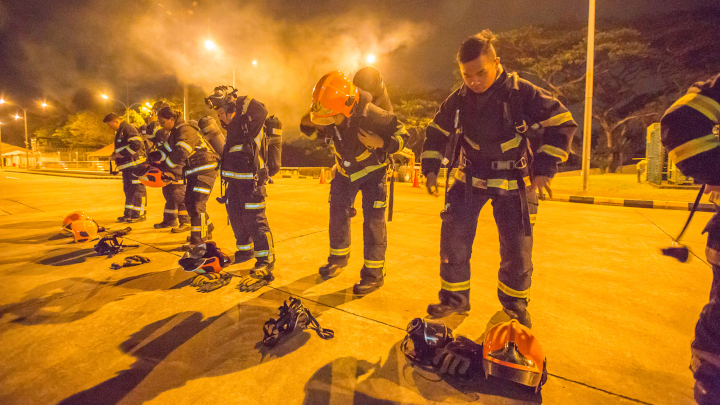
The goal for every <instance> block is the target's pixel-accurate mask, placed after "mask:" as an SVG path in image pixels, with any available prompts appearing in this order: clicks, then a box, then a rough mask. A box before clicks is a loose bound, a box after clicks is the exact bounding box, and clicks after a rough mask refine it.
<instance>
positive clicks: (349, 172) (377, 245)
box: [310, 72, 408, 295]
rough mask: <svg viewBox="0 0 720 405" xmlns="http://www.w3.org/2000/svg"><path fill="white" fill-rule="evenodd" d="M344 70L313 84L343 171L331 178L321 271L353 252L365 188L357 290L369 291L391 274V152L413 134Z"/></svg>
mask: <svg viewBox="0 0 720 405" xmlns="http://www.w3.org/2000/svg"><path fill="white" fill-rule="evenodd" d="M370 101H371V95H370V94H369V93H367V92H365V91H363V90H360V89H358V88H357V87H356V86H355V85H354V84H353V83H351V82H350V80H349V79H348V78H347V77H346V76H345V75H344V74H342V73H341V72H330V73H328V74H326V75H325V76H323V77H322V78H321V79H320V81H319V82H318V83H317V85H316V86H315V88H314V89H313V95H312V107H311V113H310V118H311V120H312V123H313V124H314V125H319V126H328V127H327V128H326V131H331V132H330V133H331V136H332V138H331V140H332V143H333V152H334V154H335V160H336V163H337V175H336V176H335V177H334V178H333V179H332V181H331V183H330V256H329V257H328V262H327V263H326V264H325V265H323V266H322V267H320V275H321V276H323V277H326V278H329V277H334V276H336V275H337V274H338V273H339V272H340V271H341V270H342V269H343V268H344V267H346V266H347V264H348V258H349V257H350V212H351V208H352V203H353V201H354V199H355V196H356V195H357V193H358V191H362V207H363V217H364V220H363V242H364V258H365V263H364V266H363V267H362V269H361V270H360V278H361V280H360V282H359V283H357V284H355V286H354V287H353V292H354V293H355V294H356V295H365V294H368V293H370V292H373V291H375V290H377V289H378V288H380V287H381V286H382V285H383V283H384V276H385V250H386V248H387V231H386V228H385V208H386V207H387V203H388V202H387V164H388V154H391V153H395V152H397V151H400V150H402V148H403V145H404V144H405V142H406V141H407V139H408V133H407V131H406V130H405V126H404V125H403V124H402V123H401V122H399V121H398V119H397V117H396V116H395V115H394V114H391V113H389V112H387V111H384V110H382V109H381V108H379V107H377V106H375V105H374V104H372V103H371V102H370Z"/></svg>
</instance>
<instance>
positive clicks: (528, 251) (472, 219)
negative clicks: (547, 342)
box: [439, 181, 538, 313]
mask: <svg viewBox="0 0 720 405" xmlns="http://www.w3.org/2000/svg"><path fill="white" fill-rule="evenodd" d="M465 190H466V185H465V184H464V183H462V182H459V181H456V182H455V183H454V184H453V185H452V186H451V187H450V190H449V191H448V199H447V204H446V206H445V210H444V211H443V212H442V213H441V214H440V217H441V218H442V227H441V228H440V279H441V289H440V293H439V296H440V302H441V303H443V304H446V305H450V306H464V305H467V304H468V303H469V300H470V256H471V255H472V245H473V241H474V240H475V232H476V230H477V225H478V216H479V215H480V210H481V209H482V208H483V206H484V205H485V203H487V202H488V200H492V207H493V216H494V217H495V224H496V225H497V230H498V234H499V237H500V270H499V272H498V288H497V293H498V298H499V299H500V303H501V304H502V306H503V307H504V308H506V309H509V310H512V311H515V312H519V313H523V312H524V311H525V309H526V307H527V304H528V302H529V300H528V296H529V292H530V281H531V277H532V272H533V265H532V245H533V237H532V234H531V235H530V236H527V235H526V234H525V228H524V226H523V218H522V207H521V205H520V204H521V200H520V196H519V195H518V194H517V193H514V194H512V193H509V194H506V195H498V194H489V193H488V192H487V191H485V190H479V189H474V190H473V193H472V196H471V198H470V199H467V200H466V198H465ZM526 190H527V189H526ZM526 195H527V204H528V213H529V214H530V224H531V227H532V224H534V222H535V217H536V215H537V210H538V198H537V193H536V192H535V191H526ZM531 233H532V232H531Z"/></svg>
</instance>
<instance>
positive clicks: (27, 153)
mask: <svg viewBox="0 0 720 405" xmlns="http://www.w3.org/2000/svg"><path fill="white" fill-rule="evenodd" d="M21 108H22V107H21ZM22 110H23V121H25V122H24V124H25V170H28V169H30V144H29V143H28V134H27V108H23V109H22Z"/></svg>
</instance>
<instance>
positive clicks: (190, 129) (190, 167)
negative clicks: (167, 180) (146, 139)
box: [158, 118, 218, 178]
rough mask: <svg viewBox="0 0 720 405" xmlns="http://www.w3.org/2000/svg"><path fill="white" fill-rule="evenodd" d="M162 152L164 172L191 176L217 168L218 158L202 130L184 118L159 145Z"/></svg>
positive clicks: (161, 160)
mask: <svg viewBox="0 0 720 405" xmlns="http://www.w3.org/2000/svg"><path fill="white" fill-rule="evenodd" d="M158 151H159V152H160V161H159V162H158V164H159V168H160V170H161V171H163V172H170V173H173V174H174V175H175V176H176V178H177V175H178V174H182V173H183V170H184V172H185V175H186V176H191V175H194V174H197V173H199V172H203V171H206V170H214V169H216V168H217V165H218V163H217V158H216V157H215V155H214V154H213V153H212V152H211V149H210V147H209V146H208V145H207V142H206V141H205V139H204V138H203V137H202V134H201V133H200V130H199V129H198V128H196V127H194V126H193V125H191V124H188V123H186V122H185V121H184V120H183V119H182V118H179V119H178V120H177V121H176V122H175V127H174V128H173V129H171V130H170V132H169V133H168V135H167V140H166V141H163V143H162V145H158Z"/></svg>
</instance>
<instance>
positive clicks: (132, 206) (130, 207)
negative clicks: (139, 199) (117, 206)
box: [125, 205, 135, 210]
mask: <svg viewBox="0 0 720 405" xmlns="http://www.w3.org/2000/svg"><path fill="white" fill-rule="evenodd" d="M125 208H127V209H129V210H131V209H133V208H135V206H134V205H126V206H125Z"/></svg>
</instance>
